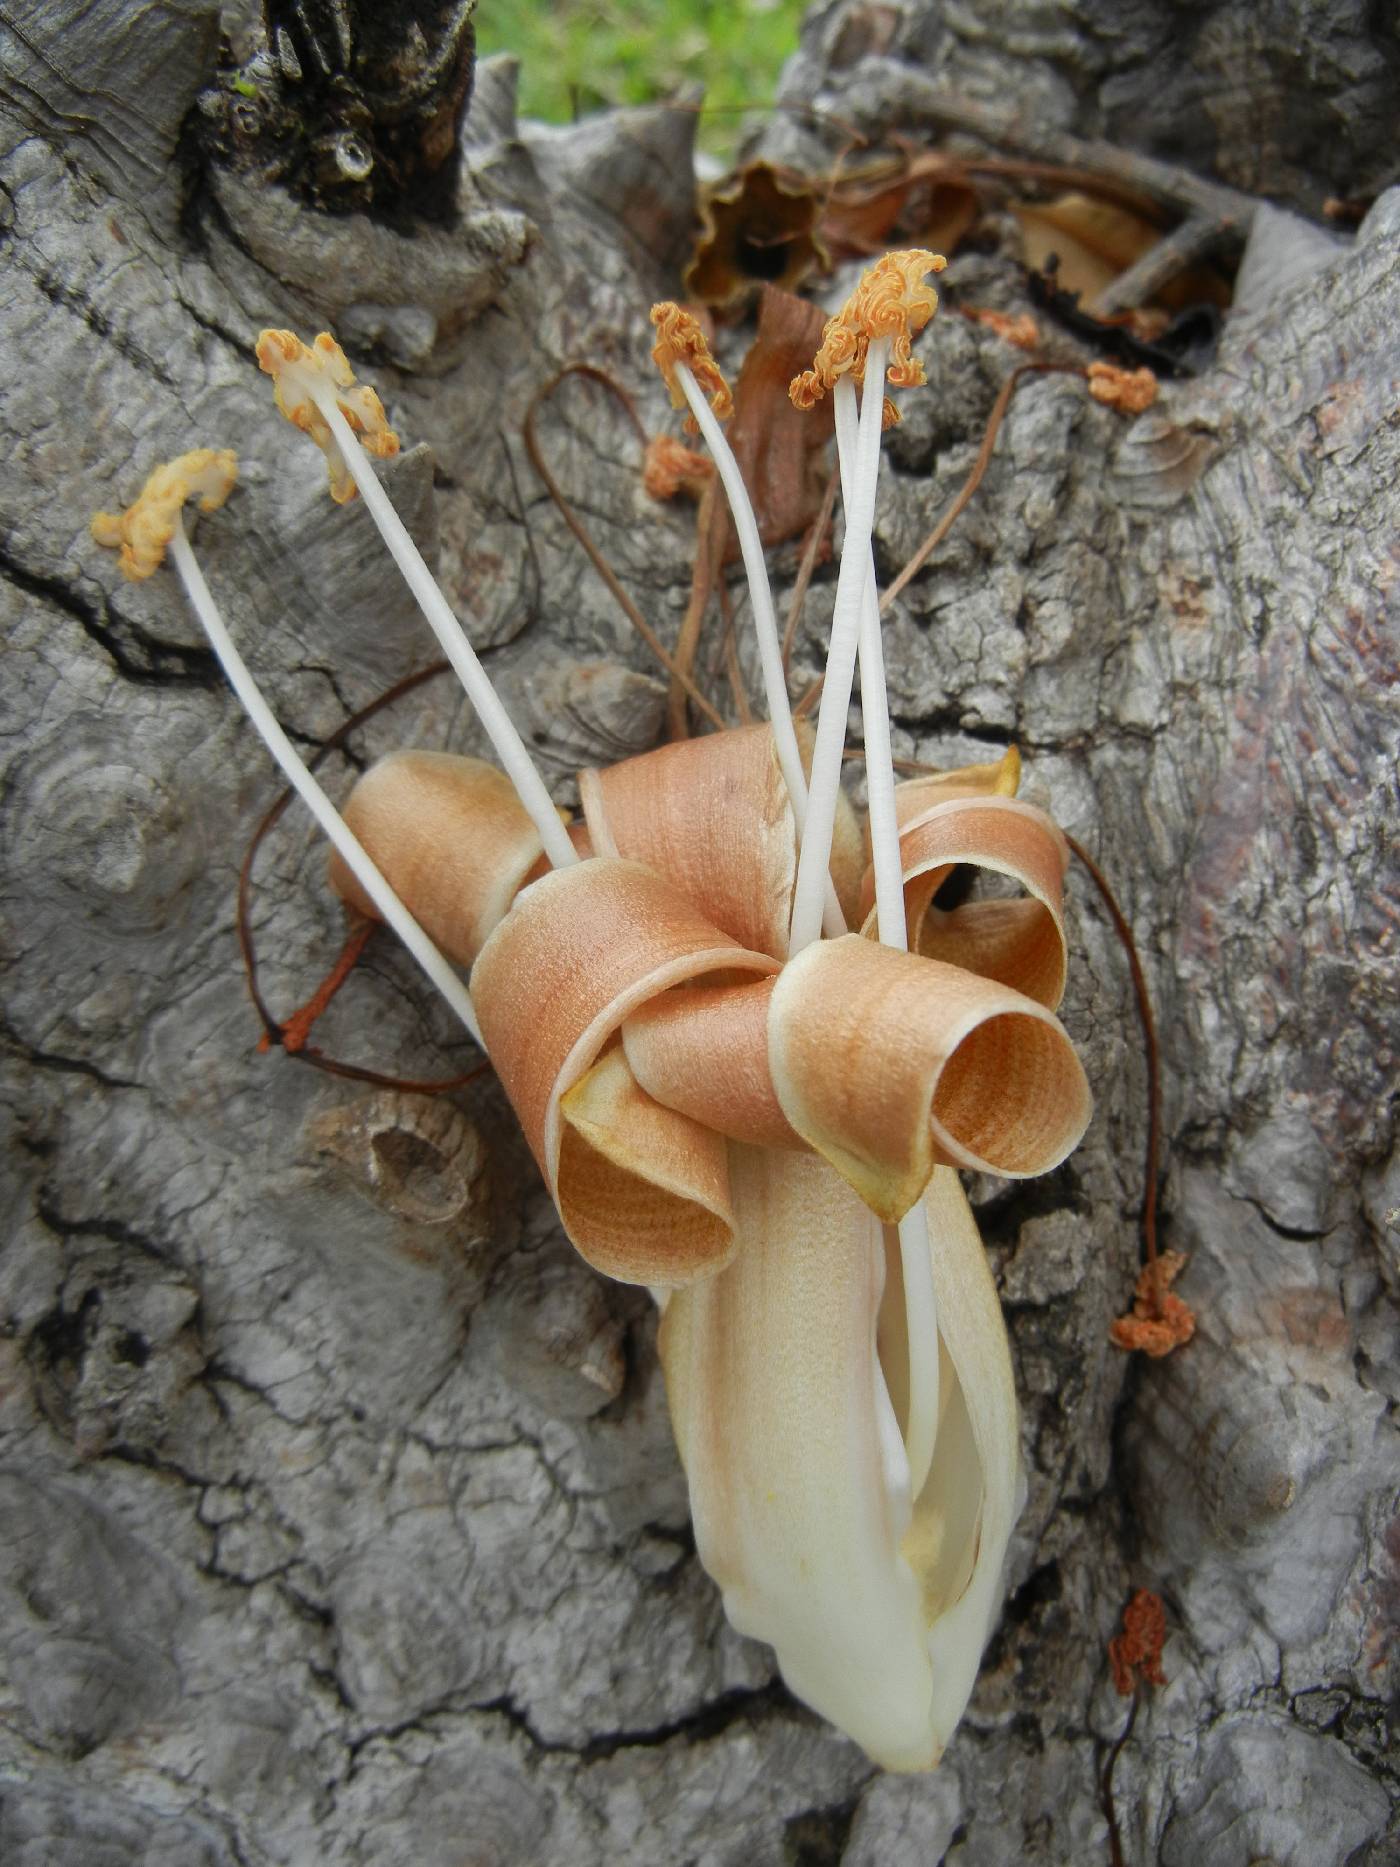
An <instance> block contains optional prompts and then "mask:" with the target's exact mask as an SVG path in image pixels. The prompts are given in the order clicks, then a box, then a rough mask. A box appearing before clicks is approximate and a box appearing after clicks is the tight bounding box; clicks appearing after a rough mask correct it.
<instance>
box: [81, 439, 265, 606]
mask: <svg viewBox="0 0 1400 1867" xmlns="http://www.w3.org/2000/svg"><path fill="white" fill-rule="evenodd" d="M237 478H238V456H237V455H236V454H235V453H234V451H233V449H232V448H230V447H219V448H214V447H197V448H195V449H194V451H193V452H192V453H188V454H181V455H180V457H179V458H178V459H177V460H167V461H165V462H163V463H162V464H161V465H160V466H159V467H156V468H155V469H154V471H153V472H152V473H151V474H150V475H149V476H148V478H147V480H146V484H145V485H144V486H143V487H142V488H141V492H140V495H139V496H138V497H137V498H136V499H135V500H133V501H132V503H131V504H130V505H129V506H128V507H127V509H126V511H125V512H99V513H98V514H97V515H96V517H95V518H94V519H93V521H92V535H93V537H94V539H96V541H97V543H98V544H100V545H106V547H107V548H108V550H111V551H117V550H119V551H120V552H121V557H120V559H119V563H120V566H121V572H122V575H123V576H124V577H129V578H131V580H132V581H133V582H140V581H141V579H143V578H145V577H149V576H150V575H151V573H152V572H153V571H156V570H158V569H159V568H160V566H161V564H162V563H163V562H164V559H165V552H166V547H167V546H168V545H169V543H170V540H171V539H172V538H173V537H174V535H175V527H176V524H177V523H178V522H179V517H180V508H181V507H182V506H183V505H184V503H185V501H186V500H187V499H198V501H199V509H200V511H201V512H217V511H218V509H219V507H220V506H221V505H222V504H223V503H224V501H225V500H226V499H227V498H228V496H229V494H230V493H231V492H232V491H233V487H234V482H235V481H236V480H237Z"/></svg>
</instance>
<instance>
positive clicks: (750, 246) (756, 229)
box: [683, 162, 829, 306]
mask: <svg viewBox="0 0 1400 1867" xmlns="http://www.w3.org/2000/svg"><path fill="white" fill-rule="evenodd" d="M820 212H821V200H820V196H819V194H818V193H817V191H816V190H815V189H814V188H813V187H812V186H811V184H810V183H809V182H807V181H806V180H805V179H804V178H803V177H802V176H800V175H796V174H794V173H793V172H792V171H791V170H788V169H780V168H775V167H774V166H773V164H772V163H771V162H750V163H749V164H747V166H746V167H744V168H742V169H740V170H738V171H737V173H735V174H733V175H729V176H726V178H725V179H724V180H723V181H722V182H720V183H718V184H717V185H716V186H715V187H714V188H712V189H710V190H708V191H707V192H706V193H705V194H703V195H702V196H701V201H700V218H701V234H700V239H699V242H698V244H697V245H696V248H695V254H694V257H693V258H692V259H691V262H690V264H689V265H688V266H687V267H686V269H685V274H684V279H683V283H684V285H685V291H686V296H687V297H688V298H692V299H694V300H695V301H696V303H697V304H702V305H715V306H722V305H732V304H735V303H737V302H738V301H739V300H740V299H742V298H744V297H745V296H746V295H747V294H748V293H749V292H752V291H754V290H755V289H756V288H757V287H758V286H760V285H765V284H767V285H776V286H779V287H782V288H788V289H790V288H791V287H792V286H795V285H797V284H799V283H800V282H801V281H802V280H803V279H805V278H806V277H807V274H808V273H809V272H811V271H813V270H814V269H825V267H826V266H827V264H828V263H829V262H828V260H827V255H826V249H825V248H824V247H823V245H822V243H821V240H820V239H819V238H818V237H817V233H816V226H817V220H818V217H819V215H820Z"/></svg>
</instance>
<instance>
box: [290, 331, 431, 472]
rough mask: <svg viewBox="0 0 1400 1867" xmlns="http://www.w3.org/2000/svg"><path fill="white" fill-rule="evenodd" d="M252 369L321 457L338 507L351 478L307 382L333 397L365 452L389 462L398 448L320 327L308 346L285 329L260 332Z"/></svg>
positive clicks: (377, 404) (379, 408)
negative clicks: (270, 382) (263, 376)
mask: <svg viewBox="0 0 1400 1867" xmlns="http://www.w3.org/2000/svg"><path fill="white" fill-rule="evenodd" d="M257 356H258V367H259V368H260V369H262V370H264V371H266V373H267V374H268V375H269V376H270V377H271V378H272V380H273V384H274V387H275V390H276V395H277V406H278V408H279V410H280V411H281V413H282V414H284V415H285V416H286V418H287V420H288V421H289V422H291V424H292V426H293V427H294V428H300V429H301V431H302V433H303V434H306V435H309V436H310V437H311V439H312V440H313V441H314V442H315V443H316V445H317V447H319V448H320V450H321V452H322V453H323V454H324V455H325V457H326V465H327V467H328V469H329V471H330V481H331V498H332V499H334V500H335V502H336V504H337V505H344V504H345V502H346V501H347V500H349V499H353V498H354V497H355V480H354V476H353V475H352V473H351V472H350V469H349V467H348V466H347V464H346V461H345V457H344V455H343V454H342V453H341V451H340V449H339V447H338V446H337V445H336V442H335V437H334V436H333V435H332V433H331V431H330V425H329V423H328V422H327V421H326V418H325V416H324V415H323V414H322V413H321V411H320V409H319V408H318V407H317V405H316V399H315V396H314V395H313V394H312V383H313V382H314V383H316V384H317V385H318V386H319V387H320V388H321V389H322V391H324V392H327V393H329V394H331V395H333V396H334V397H335V401H336V406H337V408H339V410H340V412H341V414H342V415H343V416H344V417H345V419H346V421H347V422H348V423H349V424H350V427H351V429H352V430H353V431H354V433H355V435H356V437H357V439H358V440H359V442H360V445H361V446H362V447H363V448H364V450H365V452H366V453H367V454H373V455H374V456H375V458H376V459H378V460H389V459H391V458H392V457H393V456H394V455H395V454H397V453H398V451H399V437H398V436H397V435H396V434H395V433H394V430H393V429H392V428H391V427H390V426H389V421H388V417H387V416H386V415H385V413H384V404H383V403H382V402H381V401H380V399H379V397H378V396H377V395H376V394H375V393H374V391H373V389H371V388H370V386H369V384H368V383H357V382H356V381H355V372H354V371H353V370H352V369H351V367H350V365H349V363H348V361H347V360H346V356H345V352H344V351H343V350H342V349H341V347H340V345H339V344H338V343H337V342H336V341H335V339H334V337H332V336H331V334H330V332H329V331H322V332H321V334H320V336H319V337H318V338H317V339H316V341H315V343H313V344H312V345H311V346H310V348H308V347H307V345H305V344H304V343H303V342H302V341H301V339H300V338H299V337H297V336H295V335H294V334H293V332H291V331H263V332H261V333H260V334H259V337H258V344H257Z"/></svg>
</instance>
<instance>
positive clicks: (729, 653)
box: [719, 577, 753, 726]
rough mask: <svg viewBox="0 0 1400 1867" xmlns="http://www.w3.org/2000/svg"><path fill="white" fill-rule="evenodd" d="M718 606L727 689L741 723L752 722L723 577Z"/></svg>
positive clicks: (732, 607) (732, 614)
mask: <svg viewBox="0 0 1400 1867" xmlns="http://www.w3.org/2000/svg"><path fill="white" fill-rule="evenodd" d="M719 608H720V615H721V616H722V617H723V619H724V631H723V634H722V635H721V636H720V653H721V654H722V655H723V657H724V671H725V673H726V674H727V675H728V676H729V691H730V693H731V694H733V696H734V705H735V708H736V709H737V711H738V714H739V721H740V724H741V725H744V726H751V725H752V724H753V708H752V707H751V706H750V705H749V696H748V693H747V692H746V690H745V688H744V673H743V669H742V668H741V667H740V666H739V638H738V633H737V631H736V630H735V627H734V599H733V597H732V596H731V595H730V594H729V585H728V584H727V583H726V582H725V581H724V579H723V577H721V578H720V580H719Z"/></svg>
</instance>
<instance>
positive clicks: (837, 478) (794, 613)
mask: <svg viewBox="0 0 1400 1867" xmlns="http://www.w3.org/2000/svg"><path fill="white" fill-rule="evenodd" d="M840 484H841V468H840V466H839V465H837V466H833V467H832V469H831V476H830V478H829V479H828V480H827V483H826V491H825V492H824V493H823V494H822V503H821V510H820V511H819V512H818V513H817V516H816V518H815V519H813V521H812V529H811V530H810V531H809V532H808V534H807V542H806V544H805V545H804V546H803V548H802V561H801V563H800V564H799V565H798V566H797V582H796V583H795V584H794V585H793V586H792V595H791V596H790V597H789V598H788V614H787V624H786V626H785V628H784V629H783V673H784V674H786V673H787V671H788V664H789V663H790V662H791V660H792V645H793V642H794V641H795V640H796V638H797V628H798V624H799V623H800V622H801V621H802V605H803V604H804V603H805V602H806V600H807V591H808V588H809V586H810V584H811V582H812V572H813V571H814V570H815V569H816V565H817V553H818V552H819V551H820V550H821V547H822V539H823V538H825V536H826V534H827V530H828V527H829V526H830V524H831V514H832V512H833V510H834V509H835V506H836V489H837V487H838V486H839V485H840Z"/></svg>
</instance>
